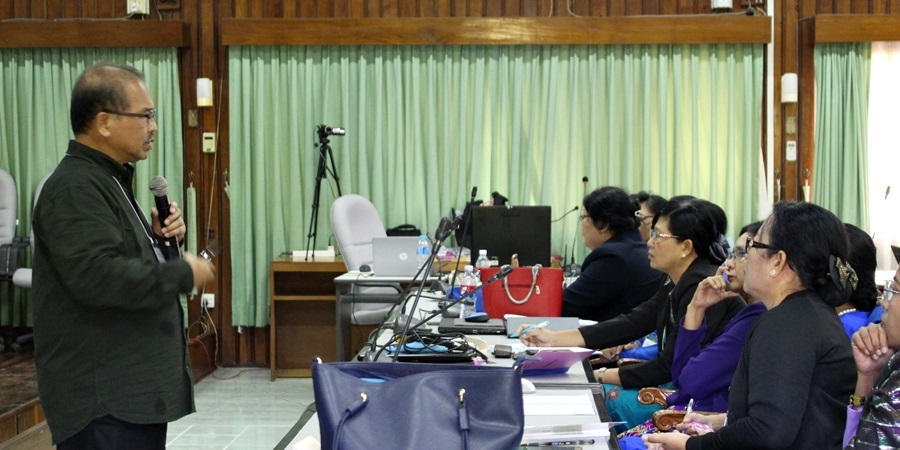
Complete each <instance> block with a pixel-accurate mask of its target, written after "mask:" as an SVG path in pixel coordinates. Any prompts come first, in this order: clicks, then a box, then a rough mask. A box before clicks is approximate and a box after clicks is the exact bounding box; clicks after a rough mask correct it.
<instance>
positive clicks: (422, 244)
mask: <svg viewBox="0 0 900 450" xmlns="http://www.w3.org/2000/svg"><path fill="white" fill-rule="evenodd" d="M430 257H431V241H429V240H428V236H425V235H424V234H420V235H419V242H418V243H417V244H416V258H417V259H418V260H419V267H420V268H421V267H422V266H424V265H425V263H427V262H428V259H429V258H430Z"/></svg>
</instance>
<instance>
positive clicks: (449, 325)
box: [438, 317, 506, 334]
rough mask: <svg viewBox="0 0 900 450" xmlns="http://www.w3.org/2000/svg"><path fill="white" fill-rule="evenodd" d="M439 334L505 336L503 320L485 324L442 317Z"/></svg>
mask: <svg viewBox="0 0 900 450" xmlns="http://www.w3.org/2000/svg"><path fill="white" fill-rule="evenodd" d="M438 332H439V333H463V334H506V322H505V321H504V320H503V319H490V320H488V321H487V322H466V319H459V318H452V317H444V318H443V319H441V324H440V325H438Z"/></svg>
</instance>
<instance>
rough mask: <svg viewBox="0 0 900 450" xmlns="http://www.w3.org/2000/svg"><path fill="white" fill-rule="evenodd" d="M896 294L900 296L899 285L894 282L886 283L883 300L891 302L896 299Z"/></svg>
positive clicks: (882, 295) (888, 281)
mask: <svg viewBox="0 0 900 450" xmlns="http://www.w3.org/2000/svg"><path fill="white" fill-rule="evenodd" d="M894 294H900V291H898V290H897V284H896V283H894V280H887V281H885V282H884V292H883V293H882V294H881V299H882V300H884V301H886V302H890V301H891V300H892V299H893V298H894Z"/></svg>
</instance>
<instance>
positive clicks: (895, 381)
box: [844, 268, 900, 449]
mask: <svg viewBox="0 0 900 450" xmlns="http://www.w3.org/2000/svg"><path fill="white" fill-rule="evenodd" d="M898 289H900V268H898V269H897V272H896V273H895V274H894V279H893V280H888V281H886V282H885V284H884V294H883V296H882V301H881V304H882V306H884V315H882V320H881V323H873V324H870V325H868V326H866V327H863V328H860V329H859V331H857V332H856V334H854V335H853V339H852V341H853V359H854V361H855V362H856V390H855V391H854V392H853V396H851V397H850V405H849V406H848V407H847V425H846V428H845V429H844V446H845V447H846V448H848V449H862V448H900V356H897V355H898V353H897V351H898V350H900V308H898V307H897V305H894V304H893V300H895V299H897V298H900V295H898V294H900V290H898Z"/></svg>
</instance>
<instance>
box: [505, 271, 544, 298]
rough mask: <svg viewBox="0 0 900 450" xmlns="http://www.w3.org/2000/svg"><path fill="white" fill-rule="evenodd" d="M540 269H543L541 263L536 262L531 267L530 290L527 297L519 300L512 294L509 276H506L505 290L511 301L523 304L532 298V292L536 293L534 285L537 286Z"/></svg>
mask: <svg viewBox="0 0 900 450" xmlns="http://www.w3.org/2000/svg"><path fill="white" fill-rule="evenodd" d="M540 270H541V265H540V264H535V265H534V266H532V267H531V289H529V290H528V295H526V296H525V298H523V299H522V300H518V299H516V298H514V297H513V296H512V294H511V293H510V292H509V277H506V278H504V279H503V290H505V291H506V298H508V299H509V301H511V302H513V303H515V304H517V305H521V304H524V303H525V302H527V301H528V299H530V298H531V294H533V293H534V287H535V286H537V277H538V272H539V271H540Z"/></svg>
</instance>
